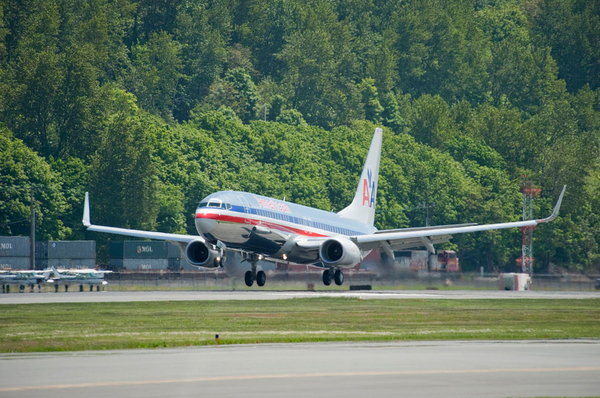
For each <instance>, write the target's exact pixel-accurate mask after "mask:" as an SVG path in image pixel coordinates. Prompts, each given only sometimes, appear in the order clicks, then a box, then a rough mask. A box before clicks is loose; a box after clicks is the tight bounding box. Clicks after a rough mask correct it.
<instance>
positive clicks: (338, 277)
mask: <svg viewBox="0 0 600 398" xmlns="http://www.w3.org/2000/svg"><path fill="white" fill-rule="evenodd" d="M334 278H335V284H336V285H338V286H341V285H342V283H344V273H343V272H342V270H339V269H336V270H335V276H334Z"/></svg>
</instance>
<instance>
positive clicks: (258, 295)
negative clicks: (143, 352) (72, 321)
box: [0, 290, 600, 305]
mask: <svg viewBox="0 0 600 398" xmlns="http://www.w3.org/2000/svg"><path fill="white" fill-rule="evenodd" d="M310 297H353V298H358V297H360V298H362V299H365V300H366V299H490V300H492V299H590V298H600V292H555V291H535V290H529V291H524V292H516V291H496V290H371V291H349V290H346V291H339V290H330V291H326V290H325V291H272V290H241V291H231V290H227V291H141V292H140V291H136V292H111V291H105V292H72V293H11V294H0V305H2V304H42V303H111V302H133V301H195V300H281V299H292V298H310Z"/></svg>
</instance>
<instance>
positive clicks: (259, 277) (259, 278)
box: [256, 271, 267, 286]
mask: <svg viewBox="0 0 600 398" xmlns="http://www.w3.org/2000/svg"><path fill="white" fill-rule="evenodd" d="M266 281H267V275H266V274H265V271H258V272H257V273H256V284H257V285H258V286H264V285H265V282H266Z"/></svg>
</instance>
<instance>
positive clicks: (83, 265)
mask: <svg viewBox="0 0 600 398" xmlns="http://www.w3.org/2000/svg"><path fill="white" fill-rule="evenodd" d="M47 264H48V267H54V268H61V269H90V268H95V267H96V259H94V258H50V259H48V263H47ZM36 268H38V267H37V266H36Z"/></svg>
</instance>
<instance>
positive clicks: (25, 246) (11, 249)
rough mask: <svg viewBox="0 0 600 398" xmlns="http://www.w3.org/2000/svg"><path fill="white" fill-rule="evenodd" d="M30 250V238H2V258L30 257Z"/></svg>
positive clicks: (0, 252) (0, 249) (0, 243)
mask: <svg viewBox="0 0 600 398" xmlns="http://www.w3.org/2000/svg"><path fill="white" fill-rule="evenodd" d="M30 250H31V245H30V244H29V237H28V236H0V257H28V256H29V255H30Z"/></svg>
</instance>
